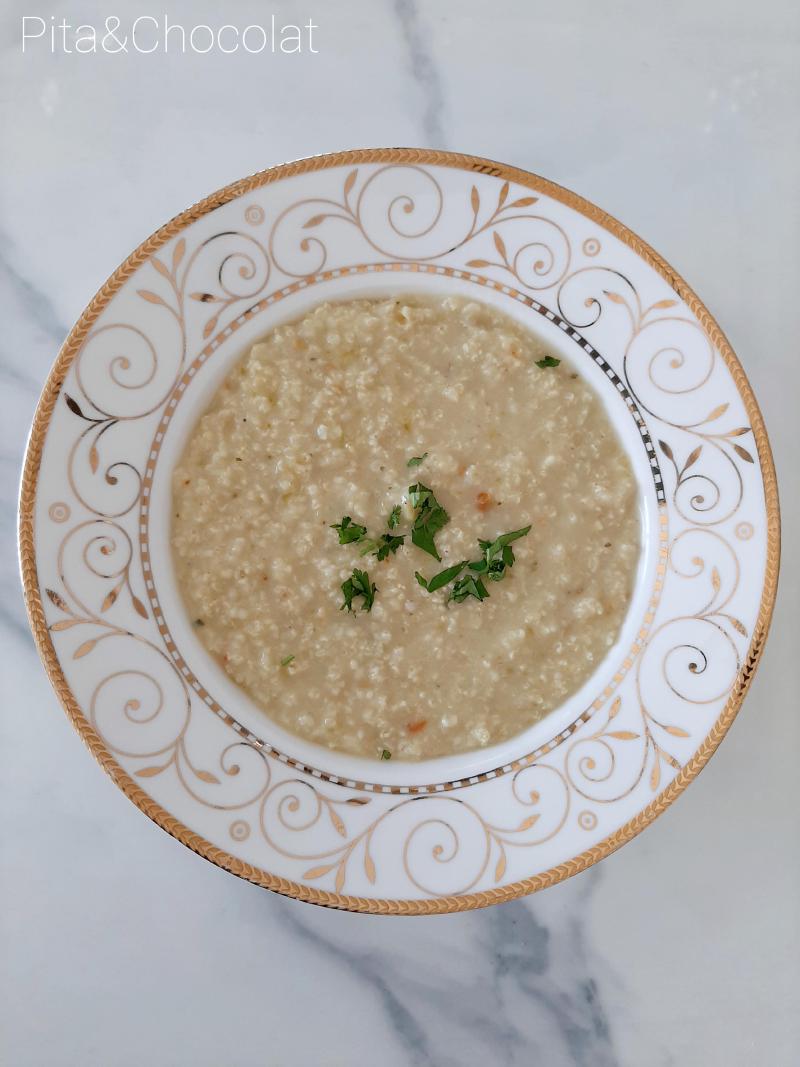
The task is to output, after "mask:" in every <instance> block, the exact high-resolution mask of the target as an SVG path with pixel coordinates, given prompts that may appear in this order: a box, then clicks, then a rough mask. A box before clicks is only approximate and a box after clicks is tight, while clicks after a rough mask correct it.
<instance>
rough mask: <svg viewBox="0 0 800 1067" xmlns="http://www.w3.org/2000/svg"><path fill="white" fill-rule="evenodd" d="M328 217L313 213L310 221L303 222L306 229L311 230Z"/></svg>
mask: <svg viewBox="0 0 800 1067" xmlns="http://www.w3.org/2000/svg"><path fill="white" fill-rule="evenodd" d="M326 217H327V216H325V215H312V216H311V218H310V219H309V220H308V222H304V223H303V229H304V230H310V229H312V227H314V226H319V224H320V223H321V222H324V221H325V218H326Z"/></svg>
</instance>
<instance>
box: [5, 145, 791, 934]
mask: <svg viewBox="0 0 800 1067" xmlns="http://www.w3.org/2000/svg"><path fill="white" fill-rule="evenodd" d="M362 163H363V164H371V163H405V164H417V165H426V164H427V165H429V166H441V167H452V168H454V169H459V170H466V171H474V172H480V173H485V174H490V175H491V176H493V177H498V178H503V179H504V180H507V181H510V182H515V183H516V184H519V185H522V186H525V187H528V188H530V189H533V190H535V191H537V192H540V193H544V194H545V195H547V196H549V197H551V198H552V199H554V200H557V201H559V202H560V203H562V204H564V205H566V206H567V207H569V208H572V209H573V210H575V211H577V212H578V213H580V214H581V215H583V216H584V217H586V218H589V219H591V220H592V221H595V222H597V223H598V224H599V225H601V226H602V227H603V228H604V229H606V230H607V231H608V232H610V233H611V234H613V235H614V236H615V237H616V238H618V239H619V240H620V241H622V242H623V243H624V244H625V245H627V246H628V247H629V248H630V249H631V250H632V251H633V252H634V253H636V254H637V255H638V256H639V257H640V258H641V259H643V260H644V261H645V262H646V263H647V264H648V265H649V266H650V267H652V268H653V269H654V270H656V271H657V272H658V273H659V274H660V275H661V276H662V277H663V278H664V279H665V281H666V282H667V284H668V285H669V286H670V287H671V288H672V289H673V290H674V291H675V292H676V293H677V294H678V295H679V296H680V297H681V299H682V300H683V301H684V302H685V303H686V305H687V306H688V307H689V309H690V310H691V311H692V313H693V314H694V315H695V316H696V318H697V320H698V322H699V324H700V325H701V327H702V328H703V330H704V332H705V334H706V336H707V337H708V339H709V341H710V342H711V344H712V345H713V346H714V347H715V348H716V349H717V350H718V352H719V354H720V356H721V358H722V360H723V361H724V363H725V365H726V367H727V369H728V370H729V372H730V374H731V377H732V378H733V381H734V383H735V386H736V388H737V391H738V393H739V395H740V397H741V399H742V402H743V403H744V406H745V409H746V411H747V414H748V417H749V420H750V425H751V428H752V432H753V438H754V440H755V444H756V448H757V452H758V459H759V466H760V469H761V474H762V479H763V487H764V498H765V509H766V519H767V544H766V560H765V572H764V579H763V584H762V589H761V597H760V601H759V609H758V617H757V620H756V623H755V626H754V628H753V635H752V639H751V641H750V645H749V647H748V649H747V652H746V655H745V657H744V660H743V665H742V668H741V670H740V671H739V672H738V674H737V677H736V680H735V682H734V686H733V688H732V689H731V692H730V695H729V697H728V700H727V701H726V703H725V706H724V707H723V709H722V711H721V712H720V714H719V716H718V718H717V720H716V722H715V723H714V725H713V726H712V728H711V730H710V731H709V732H708V734H707V736H706V737H705V739H704V740H703V742H702V744H701V745H700V747H699V748H698V749H697V751H696V752H695V753H694V755H693V756H692V757H691V759H690V760H689V761H688V762H687V763H686V764H685V765H684V767H683V769H682V770H681V771H680V772H679V773H678V774H677V775H676V777H675V778H674V779H673V780H672V781H671V782H670V784H669V785H668V786H667V787H666V788H665V789H664V790H663V791H662V792H661V793H659V794H658V796H657V797H655V799H654V800H652V801H651V802H650V803H649V804H648V805H647V806H646V807H645V808H644V809H643V810H642V811H640V812H639V813H638V814H637V815H635V816H634V817H633V818H632V819H630V820H629V821H628V822H626V823H625V824H624V825H623V826H621V827H619V828H618V829H617V830H616V831H614V833H612V834H611V835H609V836H608V837H606V838H604V839H603V840H602V841H601V842H599V843H598V844H597V845H594V846H592V847H591V848H589V849H587V850H585V851H584V852H581V853H580V854H579V855H577V856H575V857H572V858H571V859H569V860H566V861H565V862H563V863H560V864H558V865H556V866H555V867H552V868H550V869H549V870H547V871H543V872H541V873H539V874H536V875H533V876H530V877H528V878H524V879H521V880H520V881H517V882H513V883H510V884H508V885H506V886H502V887H496V888H493V889H489V890H485V891H482V892H477V893H465V894H461V895H452V896H443V897H436V898H432V899H395V900H390V899H389V900H387V899H379V898H368V897H357V896H350V895H346V894H341V893H336V892H329V891H326V890H321V889H318V888H315V887H313V886H309V885H303V884H301V883H298V882H294V881H291V880H289V879H286V878H281V877H279V876H277V875H273V874H270V873H269V872H268V871H265V870H262V869H261V868H258V867H255V866H253V865H251V864H249V863H246V862H244V861H242V860H240V859H238V858H237V857H235V856H233V855H231V854H230V853H228V852H226V851H225V850H224V849H221V848H219V847H217V846H216V845H214V844H212V843H211V842H210V841H208V840H206V839H205V838H203V837H202V836H201V835H200V834H197V833H195V832H194V831H193V830H191V829H190V828H189V827H188V826H186V825H185V824H184V823H182V822H181V821H180V820H179V819H177V818H175V816H173V815H171V814H170V813H169V812H168V811H167V810H166V809H165V808H163V807H162V806H161V805H160V804H159V803H157V802H156V801H155V800H153V799H152V798H151V797H150V796H149V795H148V794H147V793H146V792H145V791H144V790H143V789H142V788H141V786H140V785H139V784H138V783H137V782H135V781H134V779H133V778H132V777H131V776H130V775H129V774H128V773H127V772H126V771H125V770H124V769H123V768H122V766H121V765H120V764H119V763H118V762H117V761H116V760H115V759H114V757H113V756H112V755H111V753H110V752H109V750H108V749H107V747H106V745H105V744H104V742H103V741H102V739H101V738H100V736H99V734H98V733H97V732H96V730H95V729H94V728H93V727H92V725H91V724H90V722H89V721H88V720H87V719H86V718H85V717H84V715H83V712H82V710H81V708H80V706H79V704H78V702H77V701H76V699H75V697H74V696H73V695H72V692H71V690H70V688H69V686H68V684H67V681H66V678H65V676H64V673H63V671H62V669H61V666H60V663H59V660H58V657H57V656H56V653H55V648H54V646H53V643H52V639H51V636H50V632H49V630H48V628H47V623H46V621H45V616H44V609H43V604H42V599H41V594H40V590H39V583H38V576H37V566H36V553H35V544H34V510H35V501H36V486H37V482H38V477H39V470H40V466H41V459H42V451H43V447H44V442H45V438H46V435H47V430H48V427H49V423H50V418H51V415H52V412H53V408H54V406H55V403H56V400H57V398H58V395H59V392H60V389H61V386H62V384H63V381H64V378H65V376H66V374H67V371H68V370H69V368H70V366H71V364H72V362H73V360H74V359H75V357H76V355H77V354H78V352H79V351H80V349H81V347H82V345H83V342H84V340H85V337H86V335H87V333H88V332H89V330H90V329H91V327H92V325H93V323H94V322H95V320H96V319H97V318H98V316H99V315H100V313H101V312H102V311H103V309H104V308H105V307H106V305H107V304H108V303H109V301H110V300H111V298H112V297H113V296H114V295H115V293H116V292H117V291H118V290H119V289H120V288H121V287H122V285H123V284H124V282H125V281H126V280H127V279H128V278H129V277H130V275H131V274H132V273H133V272H134V271H135V270H137V269H138V268H139V266H141V265H142V263H144V262H145V261H146V260H148V259H149V258H150V257H151V256H152V254H153V253H154V252H155V251H156V250H157V249H158V248H160V247H161V246H162V245H163V244H165V243H166V242H167V241H168V240H170V239H171V238H172V237H174V236H175V235H176V234H178V233H179V232H180V231H181V230H183V229H184V228H185V227H186V226H188V225H190V224H191V223H193V222H195V221H196V220H197V219H199V218H201V217H203V216H204V215H207V214H208V213H209V212H211V211H214V210H215V209H216V208H218V207H221V206H222V205H223V204H226V203H228V202H230V201H232V200H235V199H237V198H238V197H240V196H242V195H244V194H245V193H248V192H250V191H252V190H254V189H257V188H261V187H263V186H266V185H269V184H271V183H272V182H276V181H280V180H281V179H284V178H287V177H292V176H295V175H299V174H305V173H308V172H311V171H317V170H324V169H329V168H334V167H341V166H346V165H353V164H362ZM18 547H19V562H20V571H21V577H22V585H23V593H24V598H25V606H26V610H27V613H28V619H29V623H30V627H31V630H32V633H33V638H34V642H35V644H36V647H37V650H38V652H39V655H40V657H41V659H42V662H43V664H44V667H45V670H46V672H47V675H48V677H49V679H50V682H51V684H52V686H53V688H54V690H55V692H56V695H57V696H58V698H59V700H60V702H61V704H62V706H63V707H64V710H65V711H66V713H67V716H68V718H69V719H70V721H71V722H72V725H73V726H74V727H75V729H76V730H77V732H78V734H79V735H80V736H81V738H82V739H83V741H84V743H85V744H86V745H87V747H88V748H89V750H90V752H91V753H92V755H93V756H94V757H95V759H97V761H98V762H99V763H100V765H101V766H102V767H103V769H104V770H105V771H106V773H107V774H108V775H109V776H110V777H111V778H112V780H113V781H114V783H115V784H116V785H117V786H118V787H119V788H120V789H121V790H122V792H123V793H124V794H125V795H126V796H127V797H128V799H129V800H131V801H132V802H133V803H134V804H135V805H136V806H137V807H138V808H139V809H140V810H141V811H142V812H144V814H145V815H147V816H148V818H150V819H151V820H153V822H155V823H156V824H157V825H158V826H160V827H161V828H162V829H163V830H166V831H167V833H169V834H171V835H172V836H173V837H175V838H176V839H177V840H178V841H180V842H181V843H182V844H184V845H186V846H187V847H188V848H190V849H192V851H194V852H196V853H197V854H198V855H200V856H202V857H203V858H204V859H207V860H209V861H210V862H212V863H214V864H216V865H217V866H219V867H222V868H224V869H225V870H227V871H229V872H230V873H232V874H235V875H237V876H238V877H240V878H243V879H245V880H247V881H250V882H253V883H255V884H257V885H260V886H262V887H264V888H267V889H271V890H274V891H276V892H279V893H281V894H283V895H285V896H291V897H294V898H296V899H298V900H303V901H306V902H308V903H313V904H319V905H323V906H327V907H333V908H339V909H345V910H349V911H357V912H369V913H373V914H386V915H388V914H393V915H423V914H434V913H445V912H457V911H466V910H470V909H472V908H479V907H486V906H488V905H490V904H497V903H503V902H506V901H509V900H513V899H516V898H517V897H520V896H524V895H526V894H528V893H532V892H535V891H537V890H539V889H544V888H547V887H548V886H551V885H555V884H557V883H558V882H560V881H563V880H564V879H566V878H568V877H570V876H572V875H573V874H577V873H578V872H580V871H582V870H585V869H586V868H587V867H590V866H592V865H593V864H594V863H596V862H598V861H599V860H601V859H604V858H605V857H606V856H608V855H610V854H611V853H612V852H614V851H616V849H618V848H620V847H621V846H622V845H624V844H626V843H627V842H628V841H630V840H631V839H632V838H634V837H635V836H637V834H639V833H641V831H642V830H644V829H645V828H646V827H647V826H649V825H650V823H651V822H653V821H654V820H655V819H656V818H657V817H658V816H659V815H660V814H661V813H662V812H663V811H665V810H666V809H667V808H668V807H669V806H670V805H671V804H672V802H673V801H674V800H675V799H676V798H677V797H678V796H679V795H680V794H681V793H682V792H683V790H684V789H685V788H686V787H687V785H688V784H689V783H690V782H691V781H693V780H694V778H695V777H697V775H698V774H699V772H700V771H701V770H702V769H703V767H704V766H705V765H706V763H707V762H708V761H709V759H710V758H711V756H712V755H713V754H714V752H715V751H716V749H717V748H718V746H719V744H720V742H721V741H722V739H723V737H724V736H725V734H726V733H727V731H728V729H729V728H730V726H731V724H732V723H733V720H734V719H735V718H736V715H737V714H738V711H739V709H740V707H741V705H742V702H743V700H744V697H745V695H746V693H747V691H748V689H749V687H750V683H751V681H752V678H753V675H754V674H755V671H756V668H757V666H758V663H759V661H760V658H761V655H762V653H763V649H764V645H765V642H766V638H767V635H768V632H769V626H770V622H771V619H772V613H773V609H774V605H775V599H776V594H777V582H778V571H779V563H780V506H779V500H778V488H777V478H776V473H775V465H774V461H773V457H772V451H771V448H770V444H769V439H768V437H767V432H766V428H765V425H764V420H763V416H762V414H761V411H760V409H759V406H758V403H757V401H756V398H755V395H754V393H753V390H752V387H751V386H750V383H749V381H748V379H747V376H746V374H745V372H744V370H743V368H742V365H741V363H740V362H739V360H738V358H737V356H736V354H735V353H734V351H733V349H732V347H731V345H730V343H729V342H728V340H727V338H726V337H725V335H724V333H723V332H722V330H721V329H720V327H719V325H718V324H717V322H716V321H715V320H714V318H713V316H712V315H711V314H710V312H709V311H708V309H707V308H706V306H705V305H704V304H703V302H702V301H701V300H700V299H699V297H698V296H697V295H696V294H695V293H694V291H693V290H692V289H691V288H690V286H689V285H688V284H687V283H686V281H685V280H684V279H683V278H682V277H681V275H680V274H678V273H677V271H675V270H674V269H673V268H672V267H671V266H670V265H669V264H668V263H667V262H666V261H665V260H664V259H663V258H662V257H661V256H660V255H659V254H658V253H657V252H656V251H655V250H654V249H652V248H651V247H650V246H649V245H648V244H647V243H646V242H644V241H643V240H642V239H641V238H640V237H638V236H637V235H636V234H635V233H633V231H631V230H629V229H628V228H627V227H626V226H624V225H623V224H622V223H621V222H619V221H618V220H617V219H616V218H614V217H613V216H612V215H609V214H608V213H607V212H605V211H604V210H603V209H601V208H599V207H597V206H596V205H594V204H593V203H591V202H590V201H588V200H586V199H584V198H583V197H581V196H579V195H578V194H576V193H573V192H571V191H570V190H568V189H565V188H564V187H562V186H560V185H557V184H556V183H554V182H551V181H549V180H548V179H546V178H543V177H541V176H539V175H536V174H534V173H532V172H529V171H526V170H523V169H521V168H518V167H515V166H511V165H509V164H505V163H499V162H496V161H494V160H490V159H486V158H484V157H481V156H473V155H468V154H463V153H458V152H445V151H441V150H438V149H422V148H364V149H350V150H346V151H342V152H336V153H327V154H324V155H316V156H308V157H304V158H301V159H298V160H295V161H292V162H288V163H282V164H277V165H275V166H273V167H269V168H268V169H266V170H262V171H258V172H256V173H254V174H252V175H250V176H248V177H246V178H241V179H239V180H237V181H235V182H232V183H231V184H229V185H226V186H224V187H223V188H221V189H218V190H217V191H216V192H213V193H211V194H210V195H209V196H207V197H205V198H204V199H202V200H200V201H198V202H197V203H195V204H194V205H192V206H191V207H189V208H187V209H186V210H185V211H183V212H181V213H180V214H178V215H176V216H175V217H174V218H172V219H171V220H170V221H169V222H167V223H166V224H165V225H163V226H161V227H160V228H159V229H158V230H156V231H155V233H153V234H152V235H151V236H150V237H148V238H147V239H146V240H145V241H144V242H142V244H140V245H139V246H138V247H137V248H136V249H135V250H134V251H133V252H132V253H131V254H130V255H129V256H128V257H127V258H126V259H125V260H124V261H123V262H122V264H120V266H119V267H118V268H117V269H116V270H115V271H114V272H113V274H111V276H110V277H109V278H108V279H107V281H106V282H105V283H104V284H103V285H102V286H101V288H100V289H99V290H98V292H97V293H96V294H95V295H94V297H93V298H92V300H91V301H90V302H89V304H88V305H87V306H86V308H85V309H84V311H83V312H82V314H81V316H80V317H79V319H78V320H77V322H76V323H75V325H74V326H73V327H72V329H71V330H70V332H69V334H68V335H67V338H66V340H65V341H64V344H63V345H62V347H61V349H60V351H59V354H58V356H57V358H56V361H55V363H54V364H53V367H52V368H51V370H50V373H49V375H48V377H47V380H46V382H45V385H44V388H43V390H42V393H41V396H40V398H39V401H38V403H37V406H36V410H35V413H34V417H33V422H32V426H31V430H30V433H29V436H28V442H27V446H26V451H25V459H24V464H23V470H22V477H21V482H20V494H19V527H18Z"/></svg>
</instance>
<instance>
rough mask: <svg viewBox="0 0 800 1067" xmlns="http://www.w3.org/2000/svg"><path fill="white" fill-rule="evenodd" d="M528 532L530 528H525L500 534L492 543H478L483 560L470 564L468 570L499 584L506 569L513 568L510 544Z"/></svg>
mask: <svg viewBox="0 0 800 1067" xmlns="http://www.w3.org/2000/svg"><path fill="white" fill-rule="evenodd" d="M530 530H531V528H530V526H525V527H523V528H522V529H521V530H511V531H510V532H509V533H504V534H500V536H499V537H498V538H496V539H495V540H494V541H478V545H479V546H480V549H481V552H482V553H483V559H480V560H478V561H477V562H475V563H470V565H469V569H470V570H471V571H474V572H475V573H476V574H485V575H486V576H487V578H489V579H491V581H493V582H499V581H500V580H501V579H502V578H503V576H504V575H505V572H506V569H507V568H508V567H513V566H514V558H515V557H514V550H513V548H511V543H512V542H513V541H517V540H519V538H520V537H525V536H526V535H527V534H528V533H530Z"/></svg>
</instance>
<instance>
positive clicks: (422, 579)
mask: <svg viewBox="0 0 800 1067" xmlns="http://www.w3.org/2000/svg"><path fill="white" fill-rule="evenodd" d="M414 577H415V578H416V579H417V581H418V582H419V584H420V585H421V586H422V588H423V589H427V588H428V579H427V578H425V577H424V576H423V575H422V574H420V573H419V571H414Z"/></svg>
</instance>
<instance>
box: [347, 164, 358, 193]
mask: <svg viewBox="0 0 800 1067" xmlns="http://www.w3.org/2000/svg"><path fill="white" fill-rule="evenodd" d="M357 176H358V170H351V171H350V173H349V174H348V175H347V177H346V178H345V180H344V198H345V200H346V199H347V196H348V194H349V193H350V191H351V190H352V188H353V186H354V185H355V184H356V177H357Z"/></svg>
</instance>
